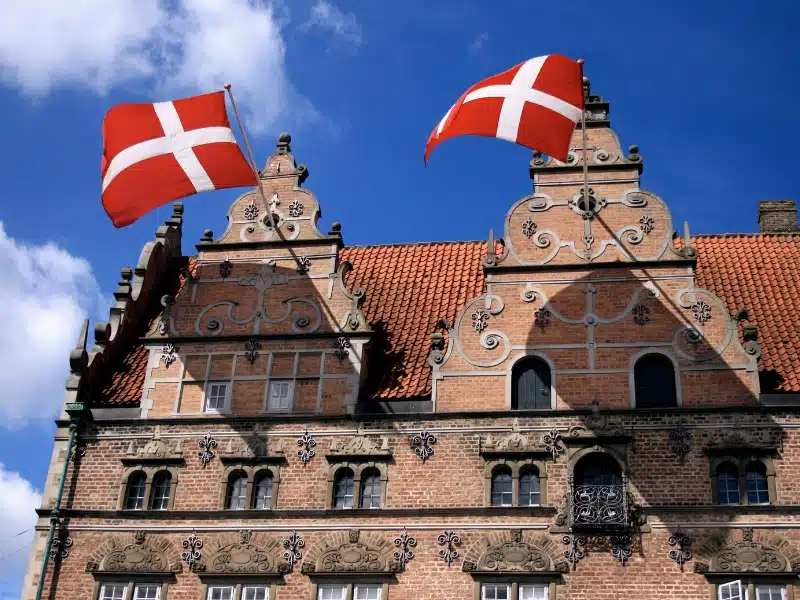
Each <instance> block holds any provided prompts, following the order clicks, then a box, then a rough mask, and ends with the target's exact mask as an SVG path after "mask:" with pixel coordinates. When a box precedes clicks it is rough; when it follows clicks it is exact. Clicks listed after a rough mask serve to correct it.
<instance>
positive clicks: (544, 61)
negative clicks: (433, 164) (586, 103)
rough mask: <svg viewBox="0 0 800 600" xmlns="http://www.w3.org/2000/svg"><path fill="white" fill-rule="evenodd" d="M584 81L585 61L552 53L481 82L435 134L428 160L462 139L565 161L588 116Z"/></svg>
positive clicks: (449, 111)
mask: <svg viewBox="0 0 800 600" xmlns="http://www.w3.org/2000/svg"><path fill="white" fill-rule="evenodd" d="M582 80H583V69H582V65H581V64H580V63H578V62H577V61H574V60H572V59H569V58H567V57H565V56H561V55H559V54H550V55H548V56H539V57H537V58H532V59H530V60H527V61H525V62H524V63H521V64H519V65H517V66H516V67H512V68H511V69H509V70H508V71H506V72H504V73H500V74H499V75H494V76H493V77H489V78H488V79H484V80H483V81H481V82H480V83H476V84H475V85H473V86H472V87H471V88H469V89H468V90H467V91H466V92H464V93H463V94H462V95H461V97H460V98H459V99H458V101H457V102H456V103H455V104H454V105H453V106H452V107H451V108H450V110H448V111H447V114H445V116H444V117H443V118H442V120H441V121H439V124H438V125H437V126H436V128H435V129H434V130H433V132H432V133H431V135H430V137H429V138H428V143H427V145H426V147H425V162H426V163H427V162H428V156H429V155H430V153H431V150H433V149H434V148H435V147H436V146H437V145H438V144H439V143H440V142H442V141H444V140H446V139H449V138H451V137H455V136H457V135H481V136H485V137H497V138H500V139H502V140H508V141H509V142H515V143H517V144H521V145H522V146H527V147H528V148H531V149H533V150H539V151H540V152H542V153H544V154H548V155H550V156H553V157H555V158H557V159H559V160H561V161H565V160H566V159H567V153H568V152H569V142H570V139H571V137H572V131H573V130H574V129H575V123H577V122H578V121H579V120H580V118H581V113H582V112H583V83H582Z"/></svg>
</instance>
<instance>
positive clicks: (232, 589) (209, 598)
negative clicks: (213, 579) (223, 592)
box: [206, 584, 236, 600]
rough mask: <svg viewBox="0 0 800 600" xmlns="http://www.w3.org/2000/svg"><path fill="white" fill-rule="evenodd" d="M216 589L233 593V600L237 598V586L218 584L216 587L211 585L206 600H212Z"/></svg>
mask: <svg viewBox="0 0 800 600" xmlns="http://www.w3.org/2000/svg"><path fill="white" fill-rule="evenodd" d="M215 589H229V590H230V591H231V600H234V598H236V585H235V584H222V585H219V584H216V585H209V586H208V589H207V590H206V600H211V592H213V591H214V590H215Z"/></svg>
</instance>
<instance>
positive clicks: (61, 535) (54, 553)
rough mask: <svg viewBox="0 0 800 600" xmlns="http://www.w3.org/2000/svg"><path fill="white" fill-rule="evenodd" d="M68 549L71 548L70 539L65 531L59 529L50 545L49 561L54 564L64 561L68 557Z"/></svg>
mask: <svg viewBox="0 0 800 600" xmlns="http://www.w3.org/2000/svg"><path fill="white" fill-rule="evenodd" d="M70 548H72V538H71V537H69V535H68V534H67V530H66V529H65V528H63V527H61V528H59V530H58V533H57V534H56V537H55V538H54V539H53V543H52V544H51V545H50V552H49V554H50V560H53V561H56V562H59V561H62V560H64V559H65V558H67V557H68V556H69V551H70Z"/></svg>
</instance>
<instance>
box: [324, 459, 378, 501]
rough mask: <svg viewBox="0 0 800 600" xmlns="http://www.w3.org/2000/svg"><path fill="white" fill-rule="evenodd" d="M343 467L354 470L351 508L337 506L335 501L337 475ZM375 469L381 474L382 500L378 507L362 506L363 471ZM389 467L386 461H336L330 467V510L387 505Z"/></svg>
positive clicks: (328, 497)
mask: <svg viewBox="0 0 800 600" xmlns="http://www.w3.org/2000/svg"><path fill="white" fill-rule="evenodd" d="M341 469H351V470H352V471H353V506H352V507H349V508H336V504H335V502H334V486H335V483H336V475H337V473H338V472H339V471H340V470H341ZM371 469H374V470H376V471H377V472H378V474H379V476H380V488H379V489H380V501H379V505H378V506H377V507H375V506H373V507H370V508H362V507H361V492H362V491H363V489H362V487H361V478H362V473H364V472H365V471H369V470H371ZM388 474H389V468H388V463H387V462H386V461H367V462H334V463H333V464H331V466H330V468H329V469H328V495H327V500H326V507H327V508H328V509H329V510H337V511H339V510H379V509H382V508H385V507H386V488H387V483H388V481H389V476H388Z"/></svg>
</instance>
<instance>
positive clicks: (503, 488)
mask: <svg viewBox="0 0 800 600" xmlns="http://www.w3.org/2000/svg"><path fill="white" fill-rule="evenodd" d="M512 490H513V487H512V483H511V469H509V468H508V467H497V468H496V469H495V470H494V473H492V506H511V505H513V504H514V494H513V491H512Z"/></svg>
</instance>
